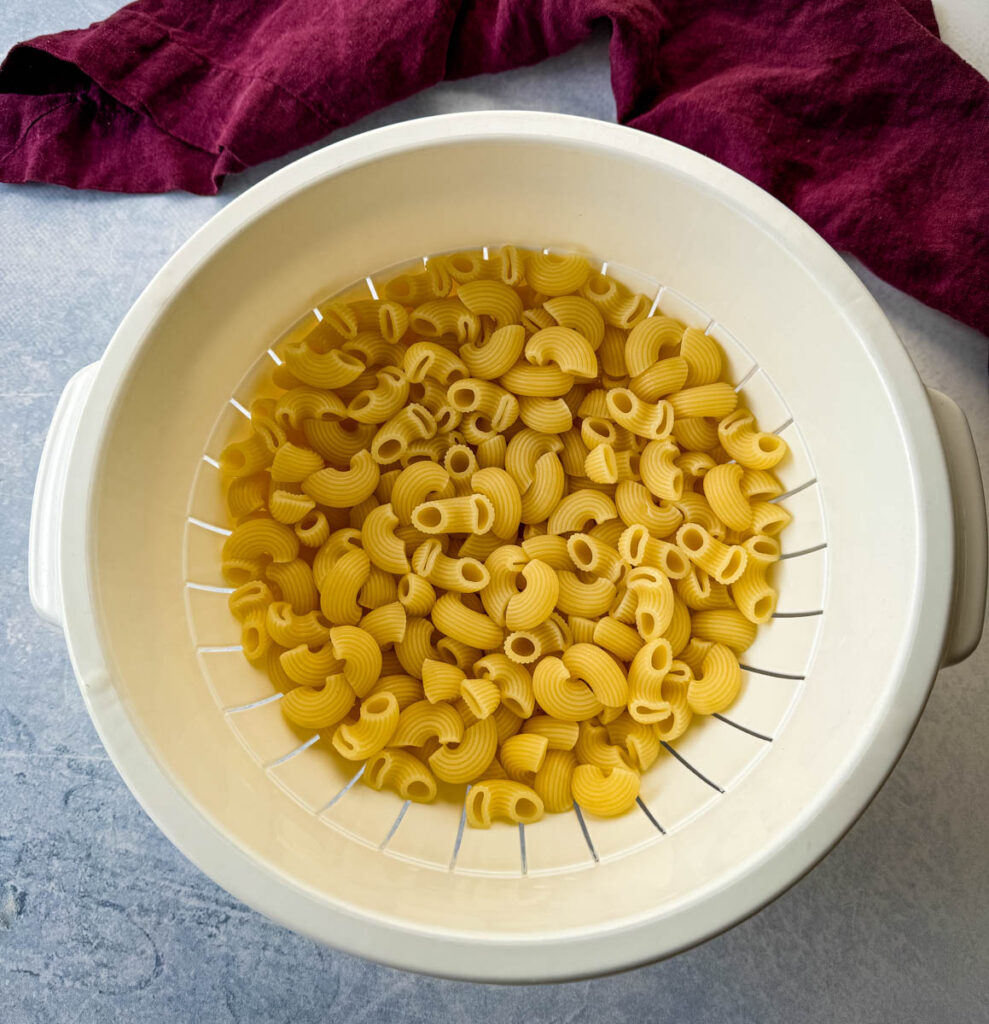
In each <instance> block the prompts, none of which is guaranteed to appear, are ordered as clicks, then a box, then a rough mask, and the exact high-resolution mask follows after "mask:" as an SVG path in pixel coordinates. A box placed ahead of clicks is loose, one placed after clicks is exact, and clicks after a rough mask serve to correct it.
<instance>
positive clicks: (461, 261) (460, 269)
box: [450, 253, 477, 274]
mask: <svg viewBox="0 0 989 1024" xmlns="http://www.w3.org/2000/svg"><path fill="white" fill-rule="evenodd" d="M450 266H451V267H453V269H454V270H456V271H457V273H458V274H469V273H471V272H472V271H473V270H474V269H475V267H476V266H477V263H476V261H475V260H473V259H471V257H470V256H465V255H463V254H462V253H458V254H457V255H456V256H451V257H450Z"/></svg>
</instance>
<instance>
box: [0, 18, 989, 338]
mask: <svg viewBox="0 0 989 1024" xmlns="http://www.w3.org/2000/svg"><path fill="white" fill-rule="evenodd" d="M602 20H608V21H610V22H611V25H612V40H611V51H610V52H611V66H612V85H613V89H614V93H615V100H616V104H617V113H618V118H619V120H620V121H622V122H624V123H626V124H629V125H632V126H633V127H635V128H640V129H642V130H644V131H648V132H653V133H654V134H656V135H661V136H663V137H664V138H667V139H672V140H673V141H675V142H679V143H681V144H683V145H685V146H689V147H690V148H691V149H695V150H698V151H699V152H701V153H705V154H706V155H708V156H710V157H713V158H714V159H715V160H719V161H721V162H722V163H724V164H726V165H727V166H729V167H731V168H733V169H734V170H736V171H739V172H740V173H741V174H744V175H745V176H746V177H748V178H750V179H752V180H753V181H755V182H757V183H758V184H759V185H761V186H762V187H763V188H766V189H768V190H769V191H770V192H772V193H773V194H774V195H776V196H777V197H779V198H780V199H781V200H783V201H784V202H785V203H787V204H788V205H789V206H791V207H792V208H793V209H794V210H795V211H796V212H797V213H798V214H800V215H801V216H802V217H803V218H804V219H805V220H807V221H808V222H809V223H810V224H812V225H813V226H814V227H815V228H816V229H817V230H818V231H820V232H821V234H823V235H824V237H825V238H827V239H828V241H830V242H831V243H832V244H833V245H835V246H836V247H838V248H839V249H843V250H846V251H848V252H851V253H853V254H855V255H856V256H858V257H859V258H860V259H861V260H862V261H863V262H864V263H865V264H866V265H867V266H869V267H870V268H871V269H872V270H874V271H875V272H876V273H877V274H879V275H880V276H881V277H884V278H885V279H886V280H887V281H889V282H891V283H892V284H894V285H896V286H897V287H899V288H902V289H903V290H904V291H907V292H910V293H911V294H913V295H915V296H917V297H918V298H920V299H922V300H923V301H924V302H927V303H929V304H930V305H932V306H935V307H937V308H938V309H942V310H944V311H946V312H948V313H950V314H951V315H953V316H955V317H957V318H958V319H960V320H963V321H965V322H967V323H969V324H972V325H974V326H976V327H978V328H980V329H981V330H982V331H985V332H987V333H989V199H987V186H989V83H987V82H986V80H985V79H983V78H982V77H981V76H980V75H979V74H978V73H977V72H976V71H975V70H974V69H973V68H971V67H969V66H968V65H967V64H966V63H965V62H964V61H963V60H961V58H959V57H958V56H956V55H955V54H954V53H953V52H952V51H951V50H949V49H948V48H947V47H946V46H944V45H943V44H942V43H941V42H940V41H939V39H938V38H937V24H936V22H935V20H934V13H933V10H932V7H931V4H930V3H929V0H542V2H539V0H223V2H222V3H204V2H203V0H138V2H137V3H133V4H131V5H130V6H128V7H125V8H123V9H122V10H121V11H119V12H117V13H116V14H114V15H113V16H112V17H110V18H108V19H107V20H106V21H103V22H99V23H97V24H95V25H93V26H91V27H90V28H87V29H81V30H78V31H71V32H62V33H58V34H56V35H49V36H42V37H39V38H37V39H34V40H31V41H30V42H28V43H22V44H20V45H18V46H16V47H14V49H13V50H12V51H11V52H10V54H9V55H8V56H7V58H6V60H5V61H4V63H3V65H2V67H0V179H2V180H4V181H9V182H24V181H43V182H55V183H59V184H63V185H69V186H71V187H74V188H97V189H109V190H114V191H122V192H160V191H167V190H169V189H187V190H189V191H191V192H198V193H203V194H209V193H213V192H215V191H216V190H217V189H218V188H219V186H220V184H221V182H222V180H223V177H224V175H226V174H228V173H230V172H234V171H239V170H242V169H243V168H245V167H249V166H251V165H253V164H257V163H259V162H261V161H263V160H267V159H270V158H273V157H277V156H280V155H282V154H284V153H286V152H288V151H290V150H292V149H294V148H296V147H299V146H302V145H305V144H307V143H311V142H313V141H315V140H317V139H320V138H322V137H323V136H325V135H326V134H328V133H329V132H331V131H332V130H333V129H335V128H339V127H340V126H342V125H345V124H348V123H350V122H352V121H354V120H356V119H357V118H359V117H362V116H363V115H365V114H367V113H369V112H371V111H373V110H375V109H377V108H379V107H382V106H384V105H386V104H388V103H392V102H394V101H396V100H399V99H402V98H403V97H406V96H408V95H410V94H412V93H414V92H416V91H418V90H420V89H423V88H425V87H427V86H430V85H433V84H435V83H436V82H439V81H441V80H443V79H453V78H462V77H465V76H469V75H475V74H479V73H482V72H494V71H500V70H504V69H507V68H512V67H518V66H521V65H524V64H532V63H535V62H537V61H540V60H542V59H544V58H545V57H548V56H550V55H553V54H558V53H561V52H563V51H565V50H567V49H569V48H571V47H573V46H575V45H576V44H577V43H579V42H581V41H582V40H584V39H586V38H587V37H588V35H589V34H590V32H591V31H592V29H593V26H594V24H595V23H596V22H599V21H602Z"/></svg>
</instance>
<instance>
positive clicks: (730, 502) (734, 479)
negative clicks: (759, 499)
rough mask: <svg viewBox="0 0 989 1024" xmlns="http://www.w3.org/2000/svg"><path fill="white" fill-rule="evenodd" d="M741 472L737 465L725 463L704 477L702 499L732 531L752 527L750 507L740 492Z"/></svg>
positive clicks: (709, 471)
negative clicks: (705, 500)
mask: <svg viewBox="0 0 989 1024" xmlns="http://www.w3.org/2000/svg"><path fill="white" fill-rule="evenodd" d="M743 472H744V470H743V469H742V467H741V466H739V465H738V464H737V463H726V464H725V465H722V466H715V467H714V468H713V469H710V470H708V472H707V473H706V474H705V476H704V497H705V498H707V500H708V502H709V503H710V505H711V508H712V509H713V511H714V514H715V515H716V516H717V517H718V518H719V519H720V520H721V521H722V522H723V523H724V524H725V525H726V526H730V527H731V528H732V529H733V530H748V529H749V528H750V527H751V526H752V525H753V521H752V520H753V516H752V505H751V504H750V503H749V500H748V498H746V497H745V495H744V494H742V490H741V483H742V474H743ZM757 532H760V533H761V532H765V531H764V530H758V531H757Z"/></svg>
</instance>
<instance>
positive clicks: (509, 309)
mask: <svg viewBox="0 0 989 1024" xmlns="http://www.w3.org/2000/svg"><path fill="white" fill-rule="evenodd" d="M457 298H459V299H460V301H461V302H462V303H463V304H464V305H465V306H466V307H467V308H468V309H469V310H470V311H471V312H472V313H474V314H475V315H476V316H489V317H491V319H492V320H493V321H494V324H495V327H496V328H498V327H506V326H508V325H509V324H517V323H518V322H519V320H520V319H521V317H522V300H521V299H520V298H519V294H518V292H517V291H515V289H514V288H511V287H509V286H508V285H507V284H504V283H503V282H501V281H476V280H475V281H469V282H467V283H466V284H462V285H461V286H460V287H459V288H458V289H457Z"/></svg>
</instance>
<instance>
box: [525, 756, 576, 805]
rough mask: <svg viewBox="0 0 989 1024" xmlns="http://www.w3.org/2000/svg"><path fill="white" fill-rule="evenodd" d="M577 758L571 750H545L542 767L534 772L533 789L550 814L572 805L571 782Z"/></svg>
mask: <svg viewBox="0 0 989 1024" xmlns="http://www.w3.org/2000/svg"><path fill="white" fill-rule="evenodd" d="M576 767H577V758H576V756H575V755H574V753H573V751H572V750H552V749H551V750H547V751H546V757H545V758H544V759H543V764H542V767H541V768H540V769H539V771H538V772H536V777H535V780H534V782H533V789H535V791H536V792H537V793H538V794H539V796H540V798H541V799H542V801H543V805H544V806H545V808H546V810H547V811H549V812H550V813H551V814H553V813H555V814H559V813H561V812H563V811H569V810H570V808H571V807H573V794H572V792H571V784H572V781H573V773H574V769H575V768H576Z"/></svg>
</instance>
